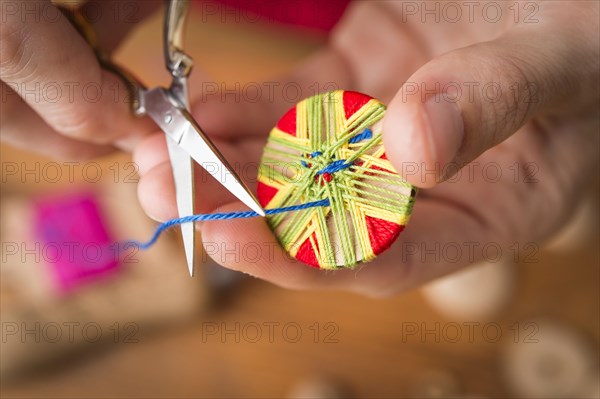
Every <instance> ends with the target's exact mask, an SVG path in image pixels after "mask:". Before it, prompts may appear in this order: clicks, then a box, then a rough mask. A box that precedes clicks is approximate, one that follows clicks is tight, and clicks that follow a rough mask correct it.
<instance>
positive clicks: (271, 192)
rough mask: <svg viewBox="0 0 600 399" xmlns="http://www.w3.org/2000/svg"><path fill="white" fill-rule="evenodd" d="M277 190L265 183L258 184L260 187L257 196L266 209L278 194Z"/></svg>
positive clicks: (257, 189)
mask: <svg viewBox="0 0 600 399" xmlns="http://www.w3.org/2000/svg"><path fill="white" fill-rule="evenodd" d="M277 191H278V190H277V189H276V188H275V187H271V186H269V185H268V184H265V183H263V182H260V181H259V182H258V187H257V188H256V196H257V197H258V198H257V199H258V202H260V205H261V206H262V207H263V208H264V207H266V206H267V205H268V204H269V202H271V200H272V199H273V197H274V196H275V194H277Z"/></svg>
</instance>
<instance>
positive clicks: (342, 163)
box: [317, 159, 352, 175]
mask: <svg viewBox="0 0 600 399" xmlns="http://www.w3.org/2000/svg"><path fill="white" fill-rule="evenodd" d="M351 165H352V164H351V163H347V162H346V160H345V159H338V160H337V161H333V162H332V163H330V164H329V165H327V166H325V167H324V168H323V169H321V170H319V171H318V172H317V174H318V175H322V174H324V173H329V174H331V173H335V172H338V171H340V170H342V169H346V168H348V167H350V166H351Z"/></svg>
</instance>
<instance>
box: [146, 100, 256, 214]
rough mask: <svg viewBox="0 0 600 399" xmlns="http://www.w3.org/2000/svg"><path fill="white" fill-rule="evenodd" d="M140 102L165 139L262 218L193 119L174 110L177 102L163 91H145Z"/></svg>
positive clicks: (238, 180)
mask: <svg viewBox="0 0 600 399" xmlns="http://www.w3.org/2000/svg"><path fill="white" fill-rule="evenodd" d="M144 102H145V107H146V111H147V114H148V115H149V116H150V117H151V118H152V119H153V120H154V121H155V122H156V124H157V125H158V126H160V128H161V129H162V131H164V132H165V133H166V134H167V136H169V137H170V138H171V139H172V140H174V141H175V142H176V143H178V144H179V146H180V147H181V148H182V149H183V150H184V151H185V152H186V153H187V154H188V155H189V156H191V157H192V158H193V159H194V161H196V162H197V163H198V164H199V165H200V166H202V167H203V168H204V169H205V170H206V171H207V172H208V173H210V174H211V175H212V176H213V177H214V178H215V179H216V180H217V181H218V182H219V183H221V184H222V185H223V186H225V188H226V189H228V190H229V191H230V192H231V193H232V194H233V195H235V196H236V197H237V198H238V199H239V200H240V201H242V202H243V203H244V204H246V205H247V206H248V207H249V208H250V209H252V210H253V211H255V212H256V213H258V214H259V215H260V216H265V212H264V211H263V209H262V207H261V206H260V204H259V203H258V201H257V200H256V198H254V195H252V193H251V192H250V190H249V189H248V188H247V187H246V186H245V185H244V183H242V181H241V179H240V178H239V177H238V175H237V173H235V171H234V170H233V168H232V167H231V166H230V165H229V163H228V162H227V161H226V160H225V158H223V156H222V155H221V153H220V152H219V150H218V149H217V148H216V147H215V146H214V145H213V144H212V143H211V141H210V140H209V139H208V137H206V135H205V134H204V132H203V131H202V129H200V126H198V124H197V123H196V121H194V118H193V117H192V116H191V115H190V113H189V112H187V111H186V110H184V109H181V108H179V107H177V105H176V104H177V102H176V101H174V100H173V99H172V98H171V97H170V96H169V93H168V92H167V91H166V90H164V89H161V88H157V89H152V90H149V91H148V92H146V93H145V97H144Z"/></svg>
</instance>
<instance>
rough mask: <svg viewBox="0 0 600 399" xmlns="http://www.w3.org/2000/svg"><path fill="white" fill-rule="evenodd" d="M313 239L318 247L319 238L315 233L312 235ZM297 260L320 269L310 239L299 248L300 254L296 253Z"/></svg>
mask: <svg viewBox="0 0 600 399" xmlns="http://www.w3.org/2000/svg"><path fill="white" fill-rule="evenodd" d="M312 238H313V240H314V241H315V245H317V237H316V236H315V234H314V233H313V234H312ZM296 259H298V260H299V261H301V262H304V263H306V264H307V265H310V266H312V267H316V268H317V269H319V261H318V259H317V254H316V252H315V250H314V249H313V246H312V244H311V242H310V239H307V240H306V241H304V242H303V243H302V245H300V248H298V252H297V253H296Z"/></svg>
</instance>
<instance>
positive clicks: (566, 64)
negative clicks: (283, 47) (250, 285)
mask: <svg viewBox="0 0 600 399" xmlns="http://www.w3.org/2000/svg"><path fill="white" fill-rule="evenodd" d="M408 3H413V4H415V2H372V1H369V2H355V3H353V4H351V6H350V7H349V9H348V10H347V12H346V13H345V15H344V17H343V19H342V21H341V22H340V23H339V24H338V26H337V27H336V28H335V29H334V31H333V32H332V34H331V38H330V40H329V43H328V44H327V45H326V46H324V47H323V48H322V49H320V50H319V51H318V52H317V53H316V54H314V55H313V56H311V57H310V58H309V59H308V60H306V61H305V62H303V63H302V64H300V65H299V66H298V67H297V68H296V69H295V70H294V71H293V72H292V73H291V74H290V75H289V76H287V77H285V78H283V79H281V82H282V84H283V83H285V82H296V83H298V84H299V85H300V86H301V87H302V88H303V89H304V92H306V93H309V92H310V91H311V90H310V88H314V87H315V84H316V85H317V86H318V87H325V86H326V84H328V83H330V82H334V83H335V85H336V86H337V87H340V88H343V89H346V90H356V91H360V92H364V93H366V94H369V95H371V96H373V97H376V98H378V99H380V100H382V101H383V102H385V103H387V104H389V107H388V111H387V113H386V116H385V118H384V133H383V136H384V137H383V138H384V144H385V147H386V152H387V155H388V158H389V159H390V161H391V162H392V163H393V164H394V166H395V167H396V169H397V170H398V171H399V172H400V173H401V174H403V176H404V177H405V178H406V179H407V180H408V181H409V182H410V183H412V184H414V185H415V186H418V187H421V188H424V189H423V190H421V191H420V193H419V195H418V197H417V201H416V205H415V207H414V211H413V215H412V218H411V221H410V223H409V225H408V227H407V228H406V230H405V231H404V232H403V233H402V234H401V235H400V237H399V239H398V240H397V242H396V243H395V244H394V245H393V246H392V247H391V248H390V249H389V250H388V251H387V252H385V253H384V254H382V255H380V256H379V257H378V258H377V259H375V260H374V261H372V262H370V263H369V264H366V265H364V266H360V267H359V268H357V269H355V270H339V271H334V272H325V271H321V270H317V269H313V268H309V267H307V266H305V265H302V264H300V263H299V262H296V261H295V260H293V259H290V257H289V256H287V255H286V254H285V253H284V252H283V251H282V250H281V249H274V248H278V247H277V240H276V238H275V237H274V235H273V233H272V232H271V230H270V229H269V227H268V226H267V223H266V221H265V220H264V219H261V218H254V219H244V220H231V221H227V222H206V223H198V224H197V227H198V229H200V230H201V233H202V239H203V242H204V243H205V245H206V246H207V247H209V249H210V250H209V251H208V252H209V254H210V256H211V257H212V258H213V259H214V260H215V261H217V262H218V263H220V264H222V265H223V266H225V267H228V268H230V269H234V270H239V271H241V272H244V273H247V274H250V275H253V276H256V277H258V278H261V279H264V280H267V281H270V282H273V283H275V284H277V285H280V286H283V287H287V288H292V289H336V290H348V291H353V292H359V293H362V294H365V295H369V296H377V297H380V296H386V295H391V294H394V293H398V292H401V291H404V290H406V289H409V288H412V287H415V286H418V285H420V284H423V283H424V282H426V281H429V280H431V279H434V278H436V277H439V276H442V275H445V274H448V273H450V272H452V271H455V270H457V269H460V268H462V267H464V266H467V265H469V264H471V263H474V262H477V261H480V260H482V259H488V258H489V257H495V254H494V253H492V254H490V253H489V251H487V249H489V248H492V250H493V249H495V248H501V249H502V253H503V254H504V255H505V256H510V257H511V258H512V257H513V256H514V255H515V253H518V252H519V250H527V249H528V248H529V249H531V248H532V246H533V247H534V249H535V248H537V246H538V245H539V243H541V242H542V241H543V240H544V239H545V238H546V237H548V236H549V235H550V234H552V233H553V232H554V231H556V229H558V228H559V227H560V226H561V225H562V223H564V221H565V220H566V218H567V217H568V216H569V215H570V213H571V212H572V210H573V209H574V208H575V206H576V204H577V202H578V197H579V196H580V195H581V193H582V192H583V191H584V189H585V187H584V186H585V184H586V182H588V181H589V177H590V175H593V174H594V173H597V172H596V171H597V167H598V145H599V137H598V136H599V134H598V133H599V107H598V100H599V98H600V95H599V89H598V85H599V77H598V70H599V69H600V61H599V57H600V56H599V50H598V49H599V47H600V43H599V33H598V20H599V7H598V3H597V2H566V1H556V2H523V3H517V2H515V3H513V2H510V3H502V2H497V3H496V4H501V6H502V10H501V15H502V18H501V19H500V20H497V21H496V20H495V19H494V18H490V16H489V15H487V17H486V18H484V17H483V14H482V12H481V10H482V9H483V8H484V7H485V4H484V3H478V5H479V6H480V7H477V8H476V9H475V11H474V13H473V18H472V19H471V18H470V16H469V15H468V12H467V11H468V10H466V9H463V16H462V18H459V19H458V20H457V21H456V22H449V21H448V20H447V19H448V18H441V20H440V21H439V22H436V21H435V20H433V18H431V17H429V18H425V20H424V21H423V19H422V15H421V14H420V13H417V14H412V12H413V11H414V10H413V9H408V8H407V4H408ZM430 3H431V2H430ZM416 4H417V5H419V4H421V6H422V4H423V3H422V2H416ZM440 4H442V5H443V2H442V3H440ZM459 4H460V2H459ZM511 7H512V8H511ZM532 7H533V8H532ZM491 15H492V17H493V13H492V14H491ZM446 17H448V16H446ZM450 18H452V16H450ZM423 85H424V86H423ZM484 87H492V88H497V87H500V89H501V90H500V91H499V92H498V91H496V92H489V91H485V90H483V88H484ZM423 88H425V89H426V90H423ZM457 88H459V89H460V90H462V92H460V93H459V92H457V90H458V89H457ZM469 88H472V91H470V92H469V90H470V89H469ZM263 97H264V101H261V102H258V103H255V102H251V101H247V102H244V101H243V96H242V102H234V101H231V102H227V101H226V100H227V99H232V98H233V96H225V101H224V100H223V99H222V98H221V96H219V95H218V94H217V95H215V96H211V97H208V98H206V99H203V101H198V102H196V103H195V105H194V106H193V113H194V116H195V117H196V119H197V120H198V121H199V122H200V124H201V125H202V126H203V128H204V130H205V131H206V132H207V133H208V134H209V135H210V136H211V138H212V139H213V141H214V143H215V144H216V146H217V147H218V148H219V149H220V150H221V152H222V153H223V154H224V155H225V157H226V158H227V159H228V160H230V162H231V163H235V164H239V165H245V164H253V165H256V164H257V163H258V162H259V160H260V155H261V153H262V148H263V146H264V144H265V140H266V136H267V134H268V132H269V131H270V129H271V127H272V126H273V125H274V124H275V122H276V121H277V119H278V118H279V117H280V116H281V115H282V114H283V113H284V112H285V111H286V110H287V109H288V108H289V107H290V106H291V105H292V104H290V103H289V102H288V101H286V100H285V99H284V98H275V99H267V98H266V96H263ZM138 128H139V127H136V129H138ZM145 132H146V131H145V130H144V131H143V133H139V134H138V136H137V137H142V136H144V134H145ZM77 138H78V139H80V140H81V139H86V138H87V136H85V135H84V136H78V137H77ZM112 140H113V141H111V140H110V139H106V141H105V142H106V143H108V144H113V145H114V139H112ZM164 140H165V139H164V134H162V133H159V132H157V133H155V134H151V135H149V136H147V137H146V138H143V139H142V140H141V142H139V140H135V142H136V143H137V145H136V147H135V150H134V159H135V161H136V162H137V164H138V165H139V172H140V176H141V178H140V183H139V186H138V192H139V198H140V202H141V204H142V206H143V207H144V209H145V210H146V212H147V213H148V214H149V215H150V216H152V217H153V218H155V219H157V220H166V219H169V218H172V217H176V216H177V211H176V206H175V192H174V187H173V179H172V175H171V173H172V172H171V168H170V164H169V161H168V154H167V150H166V146H165V141H164ZM465 165H466V166H465ZM414 166H416V169H415V168H414ZM461 166H464V168H463V169H461V170H460V172H459V173H456V172H457V170H458V167H461ZM427 171H434V172H433V173H426V172H427ZM498 171H500V173H499V174H498ZM453 173H456V174H455V175H453ZM243 177H245V178H247V180H248V183H249V185H250V186H251V188H252V189H255V187H254V184H255V182H256V178H255V176H243ZM196 178H197V180H198V181H197V183H198V184H197V187H199V188H198V190H201V192H199V193H198V195H197V204H196V211H197V212H198V213H210V212H215V211H217V210H218V211H220V212H227V211H237V210H241V209H245V207H244V205H243V204H242V203H240V202H238V201H235V200H234V199H233V198H232V197H231V195H230V194H229V193H228V192H227V190H225V189H224V188H223V187H222V186H220V184H219V183H217V182H215V181H213V180H212V179H211V178H209V177H208V176H207V175H206V172H204V171H203V170H202V169H201V168H200V167H197V168H196ZM492 244H493V245H492ZM257 245H258V248H261V250H259V251H258V253H253V254H252V257H247V259H246V257H244V256H231V255H230V253H231V251H232V249H235V248H257ZM453 248H454V249H456V248H459V249H460V251H459V252H458V253H457V252H456V251H454V250H453ZM492 252H493V251H492ZM255 255H256V256H255Z"/></svg>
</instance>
